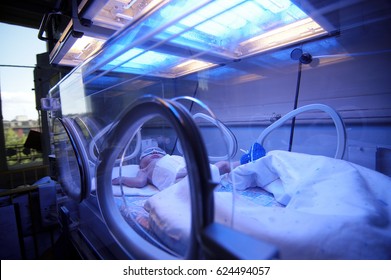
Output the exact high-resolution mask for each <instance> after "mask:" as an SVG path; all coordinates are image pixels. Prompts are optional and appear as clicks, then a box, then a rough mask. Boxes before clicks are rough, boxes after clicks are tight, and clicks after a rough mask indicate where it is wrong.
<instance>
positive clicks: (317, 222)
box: [145, 151, 391, 259]
mask: <svg viewBox="0 0 391 280" xmlns="http://www.w3.org/2000/svg"><path fill="white" fill-rule="evenodd" d="M230 179H231V180H232V181H233V182H234V183H236V185H237V187H238V188H239V189H246V188H251V187H254V186H256V187H258V188H260V187H261V188H264V189H266V190H268V191H269V192H271V193H273V194H275V197H276V199H278V201H279V202H281V203H283V204H284V205H286V207H265V206H263V205H259V204H257V203H254V202H253V201H250V200H249V199H248V198H246V197H244V196H239V197H240V199H239V200H236V203H235V210H234V215H233V212H232V194H230V193H227V192H216V193H215V205H216V206H215V208H216V211H215V213H216V214H215V216H216V217H215V219H216V221H217V222H219V223H223V224H227V225H232V226H233V227H234V228H236V229H238V230H240V231H243V232H245V233H248V234H250V235H252V236H255V237H257V238H260V239H263V240H265V241H268V242H270V243H272V244H275V245H276V246H277V247H278V248H279V250H280V257H281V258H282V259H391V209H390V207H391V178H390V177H387V176H385V175H383V174H380V173H378V172H375V171H372V170H369V169H367V168H364V167H361V166H358V165H355V164H352V163H349V162H347V161H343V160H336V159H332V158H328V157H323V156H312V155H305V154H298V153H290V152H285V151H272V152H269V153H268V154H267V155H266V156H265V157H263V158H261V159H259V160H257V161H255V162H250V163H248V164H245V165H242V166H239V167H238V168H236V169H235V170H234V171H233V172H232V173H231V174H230ZM189 205H190V199H189V189H188V185H187V182H186V181H181V182H179V183H177V184H175V185H173V186H171V187H169V188H167V189H165V190H164V191H161V192H159V193H157V194H156V195H154V196H152V197H151V198H149V199H148V200H147V202H146V204H145V209H146V210H147V211H148V212H149V219H150V225H151V229H152V230H153V231H154V233H155V234H156V235H157V236H158V237H159V238H160V239H161V240H162V241H163V242H164V243H166V244H167V245H168V246H174V247H176V248H177V249H178V250H183V247H185V246H186V242H187V239H188V236H189V230H190V208H189V207H190V206H189ZM232 217H234V219H233V218H232ZM181 248H182V249H181Z"/></svg>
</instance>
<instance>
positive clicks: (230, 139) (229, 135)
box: [171, 96, 238, 162]
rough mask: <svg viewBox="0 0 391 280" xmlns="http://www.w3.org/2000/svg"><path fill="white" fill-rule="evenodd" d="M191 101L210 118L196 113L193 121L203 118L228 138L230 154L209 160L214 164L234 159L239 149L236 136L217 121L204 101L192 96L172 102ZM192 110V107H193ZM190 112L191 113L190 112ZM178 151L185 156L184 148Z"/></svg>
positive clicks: (178, 98)
mask: <svg viewBox="0 0 391 280" xmlns="http://www.w3.org/2000/svg"><path fill="white" fill-rule="evenodd" d="M181 99H183V100H190V101H192V105H193V104H194V103H196V104H198V105H199V106H200V107H201V108H203V109H204V110H205V111H207V112H208V113H209V115H210V116H208V115H206V114H204V113H196V114H194V115H193V119H196V118H203V119H205V120H207V121H209V122H211V123H212V124H214V125H216V126H217V127H218V128H219V130H220V132H222V134H223V136H225V138H226V142H228V147H227V148H228V154H227V155H226V156H221V157H214V156H209V157H208V158H209V160H210V161H212V162H217V161H221V160H228V159H231V158H233V157H234V156H235V155H236V151H237V149H238V145H237V140H236V138H235V135H234V134H233V133H232V131H231V130H230V129H228V127H226V126H225V125H224V124H223V123H222V122H221V121H220V120H218V119H217V117H216V115H215V114H214V113H213V111H212V110H211V109H210V108H209V107H208V106H207V105H206V104H205V103H204V102H202V101H200V100H199V99H197V98H194V97H190V96H178V97H175V98H172V99H171V100H174V101H178V100H181ZM191 108H192V106H191ZM189 112H190V111H189ZM178 150H179V152H180V153H181V154H183V151H182V148H179V147H178Z"/></svg>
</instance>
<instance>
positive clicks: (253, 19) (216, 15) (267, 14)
mask: <svg viewBox="0 0 391 280" xmlns="http://www.w3.org/2000/svg"><path fill="white" fill-rule="evenodd" d="M194 2H197V1H194ZM176 9H177V8H176V6H175V5H174V4H172V5H170V6H169V7H166V8H165V9H164V11H162V12H161V16H162V17H166V16H172V12H174V11H175V10H176ZM305 18H308V16H307V15H306V14H305V13H304V12H303V11H302V10H300V9H299V8H298V7H297V6H295V5H293V4H292V3H291V2H290V1H288V0H283V1H275V0H235V1H226V0H219V1H212V3H210V4H208V5H206V6H205V7H203V8H201V9H200V10H198V11H196V12H194V13H192V14H190V15H188V16H187V17H185V18H183V19H182V20H180V21H179V22H178V23H177V24H175V25H172V26H170V27H168V28H167V29H166V30H164V31H163V32H161V33H160V34H159V35H157V39H163V40H164V39H168V38H170V37H175V38H173V39H172V40H171V42H173V43H176V44H178V45H185V46H191V47H193V48H196V49H199V50H203V51H212V52H222V53H224V52H227V53H229V52H231V54H232V52H233V51H234V50H235V48H236V47H237V46H238V45H239V44H240V43H241V42H244V41H246V40H248V39H250V38H253V37H256V36H259V35H262V34H264V33H267V32H269V31H272V30H275V29H277V28H280V27H283V26H286V25H289V24H291V23H294V22H296V21H299V20H301V19H305ZM178 35H179V36H178ZM232 56H234V55H232Z"/></svg>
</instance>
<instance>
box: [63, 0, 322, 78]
mask: <svg viewBox="0 0 391 280" xmlns="http://www.w3.org/2000/svg"><path fill="white" fill-rule="evenodd" d="M136 19H141V20H139V21H137V23H134V24H133V25H132V22H134V21H135V20H136ZM92 21H93V22H94V24H97V25H100V26H102V27H109V28H113V29H122V28H124V30H123V31H122V32H120V33H118V34H119V36H118V38H114V40H111V41H110V43H109V44H108V45H107V46H106V47H105V49H106V50H104V51H103V54H102V56H101V58H99V59H100V61H95V63H93V64H92V65H94V67H95V65H97V66H96V67H99V68H101V70H105V71H111V70H113V71H124V72H130V73H135V74H143V75H156V76H161V77H178V76H180V75H185V74H188V73H191V72H194V71H199V70H202V69H205V68H208V67H213V66H215V65H216V64H215V63H212V62H208V61H206V60H207V59H206V57H208V59H209V61H212V60H210V59H213V61H221V59H228V60H232V59H241V58H245V57H249V56H252V55H254V54H258V53H261V52H265V51H269V50H272V49H276V48H279V47H283V46H287V45H289V44H294V43H299V42H303V41H305V40H308V39H312V38H316V37H319V36H322V35H325V34H327V30H325V29H324V28H323V27H322V26H320V25H319V24H318V23H317V22H316V21H314V20H313V19H311V18H310V17H309V16H308V15H307V14H306V13H305V12H304V11H302V10H301V9H300V8H298V7H297V6H296V5H294V4H292V3H291V2H290V1H289V0H229V1H227V0H214V1H209V0H187V1H181V0H177V1H175V0H173V1H164V0H130V1H129V0H126V1H125V0H110V1H107V3H106V4H105V5H104V6H103V7H102V9H100V10H99V11H97V12H96V13H95V15H94V17H93V18H92ZM127 26H129V28H126V27H127ZM97 37H98V36H97ZM99 38H102V37H99ZM81 39H83V40H85V39H88V40H87V42H84V43H83V42H77V45H81V46H80V47H77V45H76V44H75V46H74V48H73V49H71V50H70V51H69V53H67V54H66V55H65V56H64V58H63V59H62V60H61V63H68V65H69V63H70V62H71V63H72V65H76V64H78V63H80V62H81V61H83V60H85V59H87V58H88V57H89V56H91V54H93V53H95V52H96V51H97V50H99V49H100V48H101V47H102V45H103V43H104V40H103V39H96V40H94V39H93V38H88V37H87V36H83V37H82V38H81ZM79 40H80V39H78V40H77V41H79ZM127 48H128V49H127ZM165 48H174V49H175V48H177V49H179V50H189V51H187V53H188V54H191V55H189V58H186V57H185V55H184V54H183V52H181V54H179V53H178V55H173V54H172V53H173V52H170V51H164V49H165ZM201 57H202V59H200V58H201ZM194 58H195V59H194ZM99 59H98V60H99ZM183 63H184V64H183Z"/></svg>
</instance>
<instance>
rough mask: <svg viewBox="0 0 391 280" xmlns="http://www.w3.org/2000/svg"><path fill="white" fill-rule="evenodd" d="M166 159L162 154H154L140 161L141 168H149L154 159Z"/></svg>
mask: <svg viewBox="0 0 391 280" xmlns="http://www.w3.org/2000/svg"><path fill="white" fill-rule="evenodd" d="M162 157H164V155H162V154H160V153H152V154H149V155H147V156H145V157H143V158H142V159H141V160H140V168H141V169H142V168H145V167H147V166H148V165H149V164H150V163H151V162H152V161H153V160H154V159H158V158H162Z"/></svg>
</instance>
